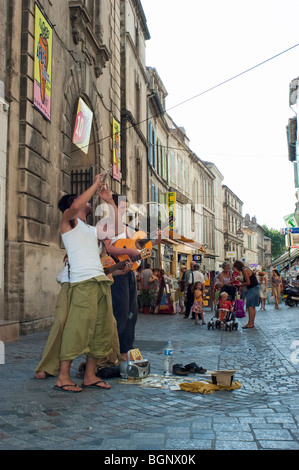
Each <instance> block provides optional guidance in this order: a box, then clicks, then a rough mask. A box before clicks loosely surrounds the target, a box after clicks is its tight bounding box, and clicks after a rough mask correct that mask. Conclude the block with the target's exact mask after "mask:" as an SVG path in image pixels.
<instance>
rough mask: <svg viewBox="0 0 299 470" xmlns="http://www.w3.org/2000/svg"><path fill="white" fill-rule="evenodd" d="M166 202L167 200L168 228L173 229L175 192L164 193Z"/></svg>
mask: <svg viewBox="0 0 299 470" xmlns="http://www.w3.org/2000/svg"><path fill="white" fill-rule="evenodd" d="M166 202H167V210H168V217H169V222H170V224H169V229H170V230H174V228H175V193H174V192H171V193H166Z"/></svg>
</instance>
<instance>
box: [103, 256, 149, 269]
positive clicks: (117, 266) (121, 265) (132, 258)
mask: <svg viewBox="0 0 299 470" xmlns="http://www.w3.org/2000/svg"><path fill="white" fill-rule="evenodd" d="M140 259H141V255H137V256H130V258H128V259H125V260H123V261H120V262H119V263H115V264H112V265H111V266H107V268H104V271H105V274H111V273H113V272H114V271H117V270H118V269H122V268H124V267H125V265H126V264H127V262H128V261H132V262H133V263H135V261H139V260H140Z"/></svg>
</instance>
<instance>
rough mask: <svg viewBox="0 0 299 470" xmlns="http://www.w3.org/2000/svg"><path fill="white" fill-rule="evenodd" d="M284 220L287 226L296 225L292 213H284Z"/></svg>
mask: <svg viewBox="0 0 299 470" xmlns="http://www.w3.org/2000/svg"><path fill="white" fill-rule="evenodd" d="M284 221H285V224H286V226H287V227H298V225H297V222H296V219H295V215H294V214H289V215H286V216H285V217H284Z"/></svg>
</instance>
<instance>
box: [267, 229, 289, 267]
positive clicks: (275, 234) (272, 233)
mask: <svg viewBox="0 0 299 470" xmlns="http://www.w3.org/2000/svg"><path fill="white" fill-rule="evenodd" d="M262 227H263V229H264V230H265V235H266V237H269V238H271V254H272V260H273V259H276V258H279V257H280V256H281V255H283V254H284V253H285V252H286V251H287V248H286V245H285V236H284V235H281V233H280V232H279V231H278V230H275V229H274V228H268V227H267V226H266V225H262Z"/></svg>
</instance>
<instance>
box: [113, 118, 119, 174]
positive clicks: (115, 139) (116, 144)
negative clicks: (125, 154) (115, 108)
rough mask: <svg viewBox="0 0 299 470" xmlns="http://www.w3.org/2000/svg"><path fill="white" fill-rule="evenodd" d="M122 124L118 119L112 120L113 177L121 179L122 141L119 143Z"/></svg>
mask: <svg viewBox="0 0 299 470" xmlns="http://www.w3.org/2000/svg"><path fill="white" fill-rule="evenodd" d="M119 133H120V125H119V122H118V121H116V119H114V118H113V120H112V142H113V145H112V163H113V169H112V178H113V179H115V180H116V181H120V143H119Z"/></svg>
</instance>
